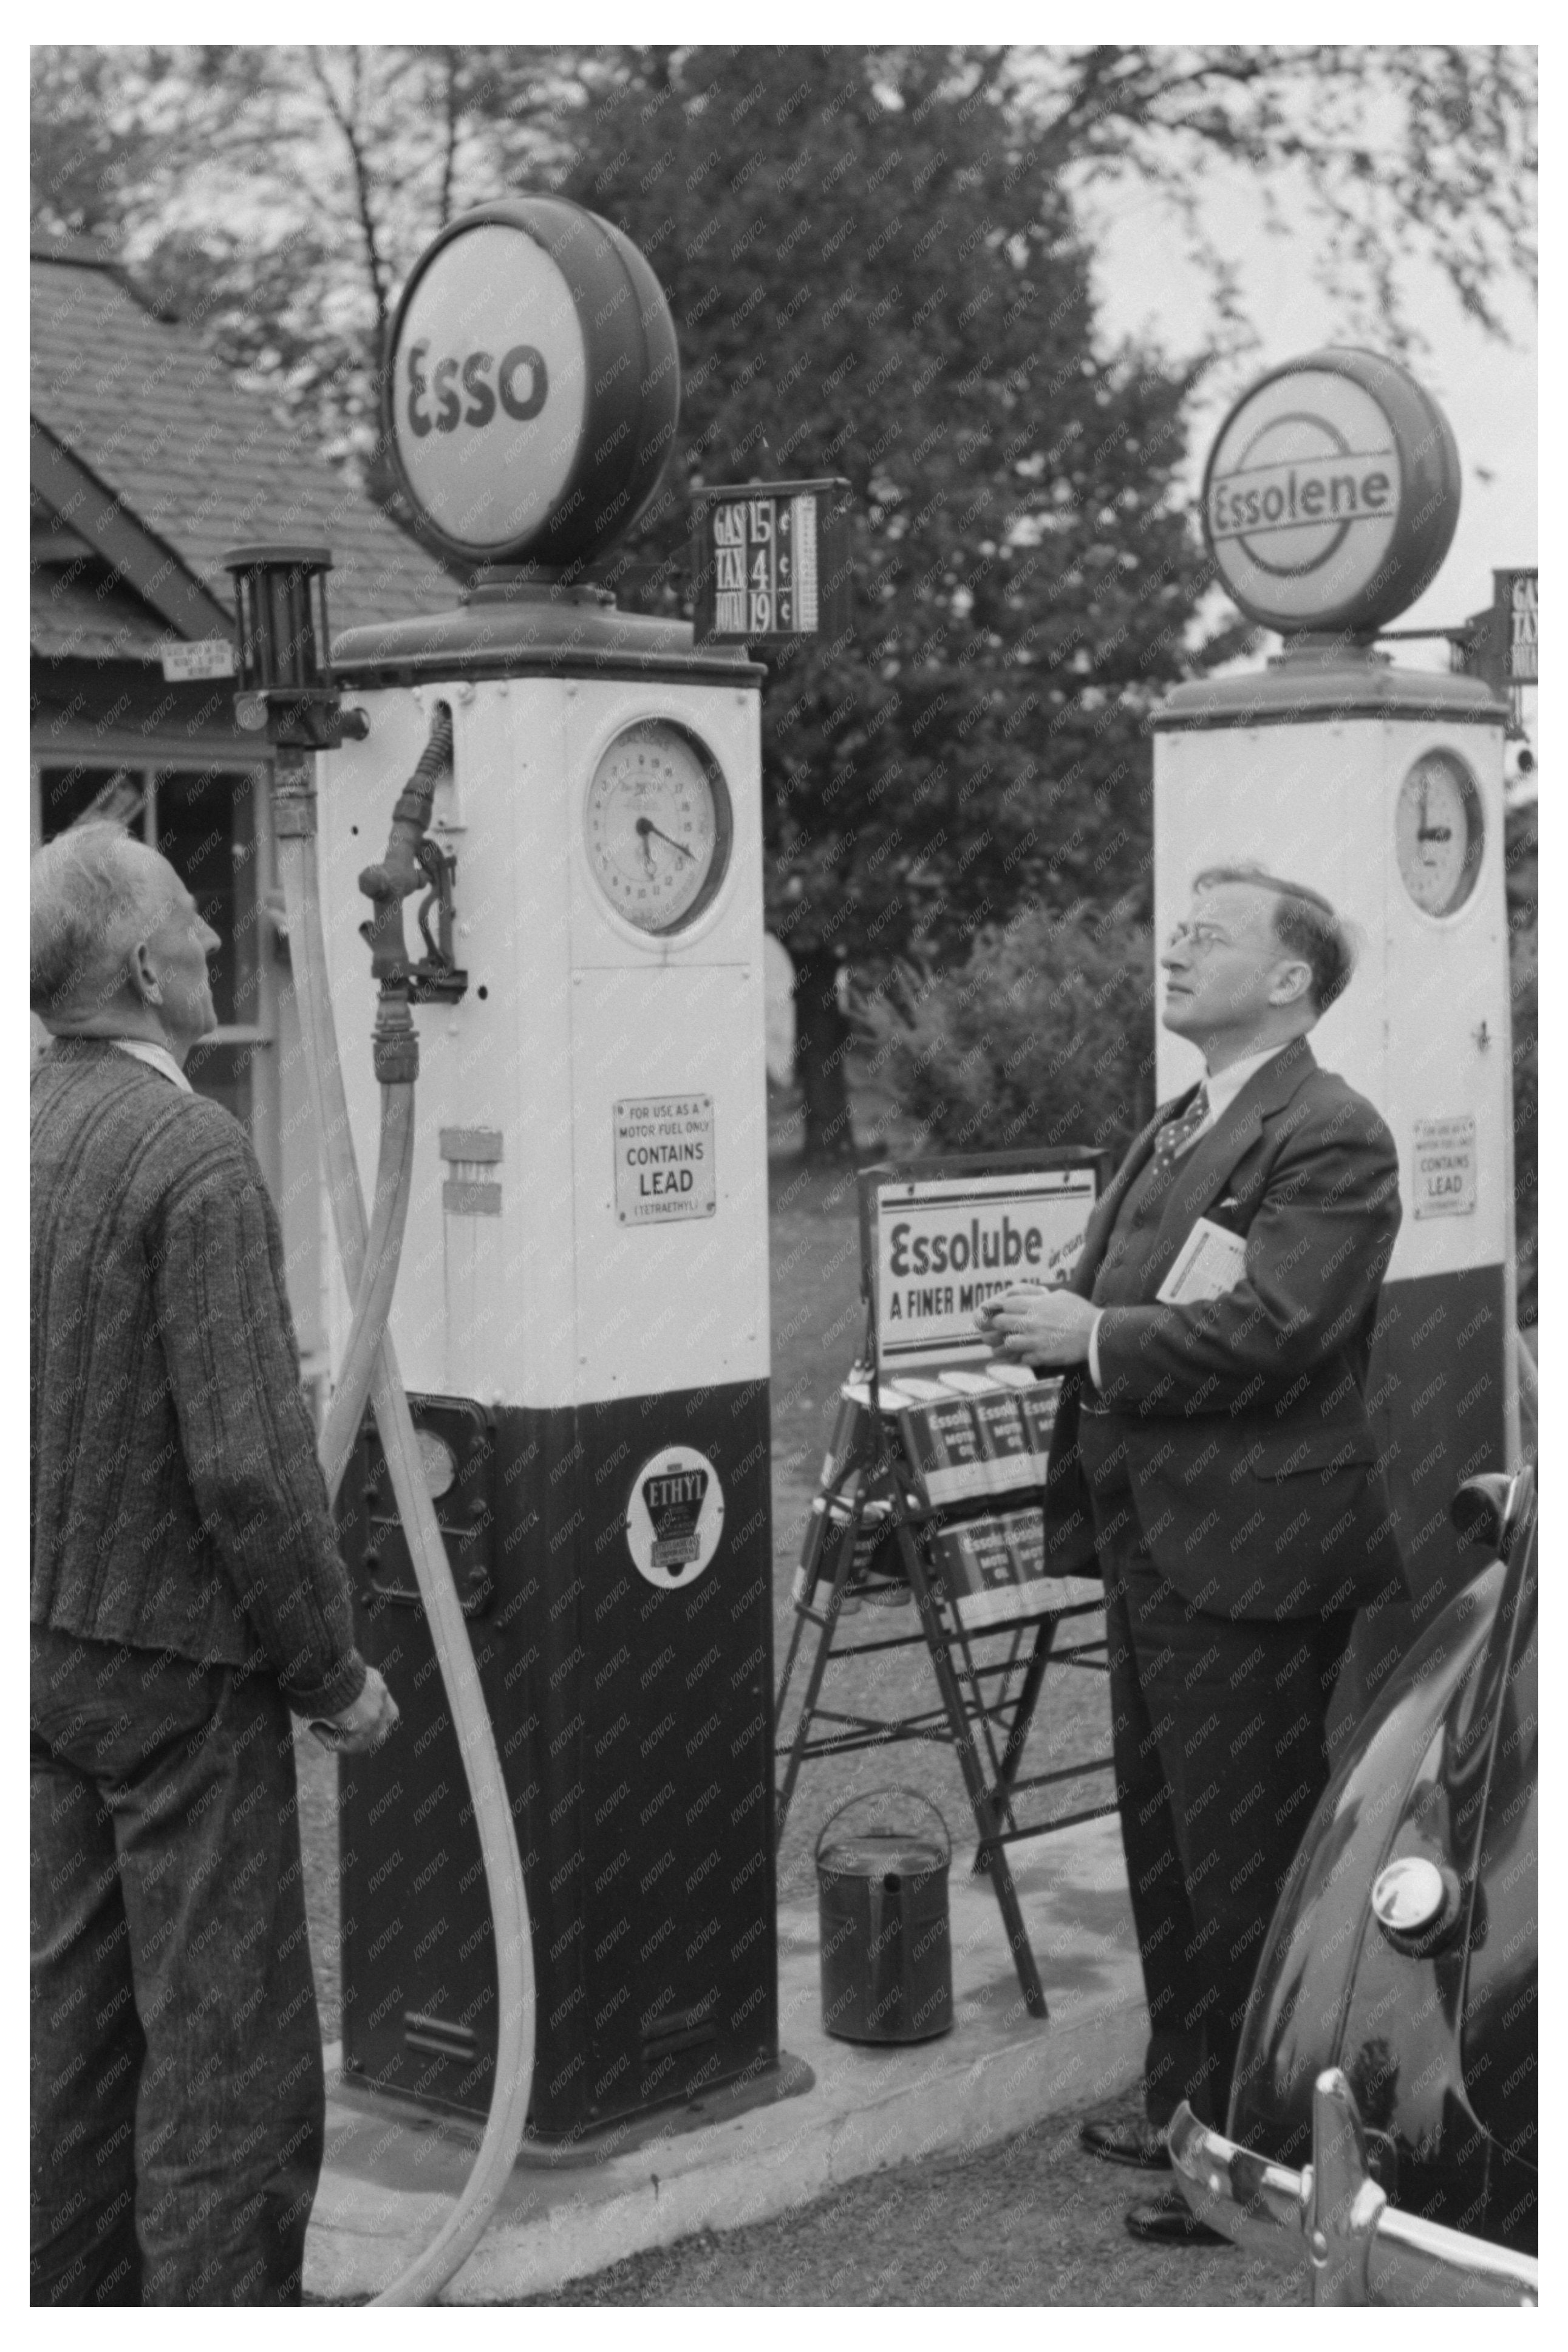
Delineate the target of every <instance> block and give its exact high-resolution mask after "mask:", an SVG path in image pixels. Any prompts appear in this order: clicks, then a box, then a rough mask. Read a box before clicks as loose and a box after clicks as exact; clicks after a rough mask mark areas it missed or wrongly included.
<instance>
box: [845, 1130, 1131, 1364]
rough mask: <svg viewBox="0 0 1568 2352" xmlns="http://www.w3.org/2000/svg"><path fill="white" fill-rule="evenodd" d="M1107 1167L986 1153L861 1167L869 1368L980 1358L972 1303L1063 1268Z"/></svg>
mask: <svg viewBox="0 0 1568 2352" xmlns="http://www.w3.org/2000/svg"><path fill="white" fill-rule="evenodd" d="M1108 1170H1109V1162H1108V1160H1107V1157H1106V1155H1105V1154H1104V1153H1103V1152H1099V1151H1088V1150H1066V1151H1060V1152H1053V1153H1043V1154H1042V1153H1037V1152H1023V1153H1019V1152H997V1153H994V1154H990V1155H988V1156H984V1157H978V1156H977V1157H971V1158H968V1159H963V1160H938V1161H931V1162H928V1163H926V1165H925V1166H924V1167H922V1168H921V1169H920V1170H919V1171H918V1172H917V1171H916V1170H915V1169H913V1168H909V1169H897V1168H891V1167H881V1168H870V1169H866V1170H864V1171H862V1172H861V1175H860V1179H859V1184H860V1242H861V1276H862V1287H863V1288H864V1289H865V1290H867V1292H868V1296H869V1297H870V1298H871V1300H872V1303H873V1306H874V1309H875V1328H876V1341H877V1367H878V1370H879V1371H883V1372H896V1371H915V1370H919V1369H920V1368H921V1366H922V1365H928V1364H944V1365H956V1364H966V1363H971V1364H982V1363H986V1362H988V1361H989V1360H990V1357H991V1352H992V1351H991V1347H990V1343H989V1342H988V1341H987V1340H986V1339H984V1337H983V1335H982V1334H981V1333H980V1332H979V1331H977V1330H976V1329H975V1328H974V1317H975V1313H976V1310H977V1309H978V1308H979V1307H983V1306H984V1303H985V1301H986V1300H987V1299H988V1298H995V1297H999V1296H1000V1295H1001V1293H1002V1292H1003V1291H1005V1290H1012V1289H1015V1288H1016V1287H1018V1286H1020V1285H1023V1284H1027V1283H1035V1284H1037V1285H1040V1286H1047V1287H1048V1286H1052V1285H1054V1284H1056V1283H1058V1282H1064V1281H1066V1280H1067V1279H1068V1276H1070V1275H1071V1273H1072V1269H1073V1266H1074V1264H1075V1263H1076V1261H1077V1258H1078V1254H1079V1250H1080V1249H1081V1247H1082V1245H1083V1234H1084V1228H1085V1226H1086V1225H1087V1224H1088V1223H1089V1212H1090V1211H1091V1210H1092V1208H1093V1207H1094V1204H1095V1202H1096V1200H1097V1199H1098V1197H1099V1194H1100V1187H1101V1185H1102V1184H1103V1182H1104V1181H1105V1178H1106V1175H1107V1173H1108Z"/></svg>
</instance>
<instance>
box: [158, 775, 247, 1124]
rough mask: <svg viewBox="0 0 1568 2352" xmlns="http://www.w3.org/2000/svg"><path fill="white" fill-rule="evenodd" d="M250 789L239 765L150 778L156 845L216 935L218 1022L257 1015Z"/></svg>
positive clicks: (239, 1020)
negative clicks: (153, 787)
mask: <svg viewBox="0 0 1568 2352" xmlns="http://www.w3.org/2000/svg"><path fill="white" fill-rule="evenodd" d="M254 793H255V783H254V780H253V778H252V777H251V776H250V775H249V774H248V773H246V772H241V773H240V774H237V775H236V774H234V773H232V772H228V771H226V770H220V769H208V770H207V771H206V772H205V773H204V774H195V775H193V774H182V773H180V772H177V771H174V772H170V771H164V772H163V773H161V774H160V775H159V778H158V843H157V845H158V847H159V848H160V849H161V850H162V851H163V856H165V857H166V858H167V859H168V861H169V863H170V865H171V866H173V867H174V870H175V872H176V873H177V874H178V875H179V877H180V878H181V880H182V881H183V882H184V885H185V887H186V888H187V889H188V890H189V891H190V893H191V896H192V898H195V902H196V905H197V906H198V907H199V908H200V909H201V912H202V915H203V918H204V919H205V921H207V922H209V923H210V924H211V925H212V927H213V929H214V930H215V931H216V933H217V935H218V938H219V939H220V940H222V942H223V944H222V946H221V947H220V948H219V949H218V950H217V951H216V954H215V955H214V956H213V959H212V962H211V967H210V969H211V971H212V976H213V1003H214V1005H215V1006H216V1010H217V1017H218V1020H219V1022H220V1024H222V1025H223V1026H224V1027H225V1028H228V1027H230V1026H232V1025H234V1024H240V1025H242V1026H244V1027H247V1028H253V1027H255V1026H257V1025H258V1024H259V1022H260V1018H261V1012H260V989H261V974H260V956H259V953H258V907H257V887H256V812H255V806H254ZM247 1085H248V1081H247ZM209 1091H211V1089H209V1088H207V1087H203V1092H204V1093H206V1092H209ZM220 1099H221V1097H220Z"/></svg>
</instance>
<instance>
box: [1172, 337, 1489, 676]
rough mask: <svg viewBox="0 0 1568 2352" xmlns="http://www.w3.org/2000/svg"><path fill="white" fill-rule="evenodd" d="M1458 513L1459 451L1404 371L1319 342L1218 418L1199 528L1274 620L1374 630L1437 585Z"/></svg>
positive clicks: (1234, 579)
mask: <svg viewBox="0 0 1568 2352" xmlns="http://www.w3.org/2000/svg"><path fill="white" fill-rule="evenodd" d="M1458 519H1459V455H1458V448H1457V446H1456V445H1455V441H1454V436H1453V434H1452V433H1451V432H1450V430H1449V428H1448V424H1447V419H1446V417H1445V416H1444V415H1443V412H1442V410H1441V409H1440V408H1439V407H1438V406H1437V404H1436V401H1435V400H1433V399H1432V398H1431V396H1430V394H1427V393H1426V392H1424V391H1423V390H1422V388H1421V386H1420V385H1419V384H1418V383H1415V380H1414V378H1413V377H1411V376H1408V375H1406V374H1405V371H1404V369H1403V368H1397V367H1394V365H1393V364H1392V363H1391V362H1389V361H1387V360H1384V359H1379V358H1378V357H1377V356H1376V354H1375V353H1374V352H1359V351H1323V352H1311V353H1310V354H1309V355H1308V356H1307V357H1306V358H1305V359H1299V360H1290V361H1289V362H1287V363H1286V364H1285V365H1284V366H1283V367H1278V368H1275V369H1273V370H1271V372H1270V373H1268V375H1266V376H1263V377H1261V378H1260V379H1259V380H1258V383H1255V384H1254V385H1253V386H1252V388H1251V390H1250V391H1249V392H1247V393H1246V394H1244V395H1243V397H1242V398H1241V399H1240V400H1238V401H1237V404H1236V406H1235V407H1234V408H1233V409H1232V410H1231V412H1230V415H1228V416H1227V417H1226V421H1225V423H1224V425H1222V426H1221V428H1220V432H1219V437H1218V439H1217V440H1216V441H1215V445H1214V447H1213V449H1212V451H1211V452H1210V455H1209V461H1208V467H1207V470H1206V472H1205V476H1204V536H1205V539H1206V540H1207V541H1208V546H1209V551H1210V553H1211V554H1212V555H1213V557H1214V560H1215V565H1216V566H1217V568H1218V570H1219V572H1220V575H1221V577H1222V579H1223V580H1224V582H1225V584H1226V587H1227V588H1228V589H1229V591H1230V593H1231V594H1232V595H1233V596H1234V597H1235V599H1236V601H1237V604H1239V605H1240V606H1241V609H1242V611H1243V612H1244V613H1246V614H1248V615H1249V616H1250V617H1251V618H1252V619H1253V620H1255V621H1261V622H1263V623H1264V625H1266V626H1267V627H1268V628H1271V629H1281V630H1287V631H1293V630H1300V629H1348V630H1352V631H1355V632H1359V633H1363V634H1367V635H1371V634H1373V633H1374V632H1375V631H1376V629H1378V628H1379V627H1381V626H1383V625H1385V624H1386V623H1387V622H1389V621H1391V620H1392V619H1393V618H1394V614H1396V613H1402V612H1404V611H1405V607H1406V606H1407V605H1409V604H1414V603H1415V599H1416V598H1417V597H1418V596H1419V595H1421V594H1422V593H1423V592H1424V591H1425V590H1426V588H1427V587H1428V586H1429V585H1430V583H1431V582H1432V580H1433V579H1434V577H1435V576H1436V572H1437V568H1438V566H1439V565H1440V564H1441V562H1442V561H1443V558H1444V556H1445V555H1446V554H1447V551H1448V547H1449V543H1450V541H1452V539H1453V536H1454V529H1455V525H1456V524H1457V523H1458Z"/></svg>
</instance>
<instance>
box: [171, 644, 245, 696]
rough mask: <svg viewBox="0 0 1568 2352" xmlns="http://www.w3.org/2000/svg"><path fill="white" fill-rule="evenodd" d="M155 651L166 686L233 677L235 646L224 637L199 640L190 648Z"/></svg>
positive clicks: (180, 647) (176, 646)
mask: <svg viewBox="0 0 1568 2352" xmlns="http://www.w3.org/2000/svg"><path fill="white" fill-rule="evenodd" d="M158 651H159V654H160V655H161V656H162V658H163V683H164V685H165V686H184V685H187V684H189V683H190V682H191V680H192V679H198V678H204V677H233V676H234V646H233V645H232V644H231V643H230V641H229V639H228V638H227V637H200V638H197V639H196V640H195V643H193V644H191V645H167V646H159V648H158Z"/></svg>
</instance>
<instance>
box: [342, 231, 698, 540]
mask: <svg viewBox="0 0 1568 2352" xmlns="http://www.w3.org/2000/svg"><path fill="white" fill-rule="evenodd" d="M679 415H680V362H679V353H678V352H677V349H676V341H675V328H674V324H673V322H672V320H671V319H670V315H669V309H668V304H667V303H666V301H665V299H664V292H663V289H662V288H661V287H660V285H659V283H658V278H656V277H655V276H654V274H653V271H652V270H651V269H650V268H649V267H648V265H647V261H645V260H644V258H643V257H642V255H641V254H640V253H639V252H638V251H637V247H636V246H634V245H633V244H631V243H630V241H629V240H628V239H627V238H626V237H625V236H622V235H621V232H620V231H619V229H617V228H615V227H613V226H611V224H610V223H609V222H608V221H605V220H601V219H600V218H599V216H598V215H597V214H596V213H591V212H587V211H584V208H583V206H582V205H574V204H571V203H568V201H567V200H566V199H565V197H563V196H520V197H513V198H509V199H508V200H507V201H505V202H504V203H500V204H493V205H481V206H480V207H479V210H478V211H476V212H471V213H465V214H464V215H462V217H461V218H460V219H458V220H456V221H454V222H452V224H451V225H450V226H449V227H447V228H446V229H444V230H443V231H442V233H441V235H440V236H438V237H437V238H436V240H435V242H434V243H433V244H432V245H430V246H429V247H427V248H426V251H425V253H424V254H423V255H422V256H421V257H420V259H419V261H418V262H417V263H416V266H415V268H414V271H413V274H412V276H411V277H410V278H409V281H408V284H407V287H406V289H405V292H404V296H403V300H402V302H401V304H400V305H399V307H398V312H397V317H396V320H395V322H394V326H393V332H392V364H391V367H390V369H389V371H388V374H387V382H386V397H385V423H386V426H387V430H388V434H389V436H390V439H391V444H392V448H393V452H394V456H395V462H396V466H397V470H398V473H399V475H400V477H401V478H402V483H403V488H404V489H405V491H406V493H407V495H408V498H409V499H410V501H411V503H412V504H413V506H414V508H415V509H416V513H417V515H418V518H419V520H420V524H421V526H422V530H423V531H424V534H425V535H426V537H427V538H429V539H431V540H433V541H435V543H436V544H437V546H438V547H439V548H441V549H442V550H443V551H445V552H447V553H449V554H454V555H458V556H463V557H467V558H468V559H470V560H472V561H474V562H488V563H506V564H512V563H525V562H526V563H532V564H537V565H541V566H542V567H544V568H545V569H547V570H556V571H563V570H565V569H567V568H568V567H569V566H572V567H574V566H578V565H581V564H583V563H585V562H587V561H588V560H589V559H590V557H592V556H593V555H595V554H596V553H597V552H598V551H600V549H602V548H604V547H605V546H607V545H608V544H609V543H610V541H613V540H616V539H618V538H620V537H621V536H622V535H623V533H624V532H625V531H626V530H627V529H628V527H629V526H630V525H631V523H632V522H634V521H635V520H636V518H637V514H638V512H639V510H640V509H642V508H643V507H644V506H646V504H647V500H648V499H649V498H650V497H651V495H652V493H653V490H654V487H655V485H656V484H657V482H658V477H659V473H660V471H661V469H662V467H663V466H664V462H665V459H666V458H667V457H668V455H669V452H670V449H671V448H672V446H674V441H675V430H676V425H677V423H678V421H679Z"/></svg>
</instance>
